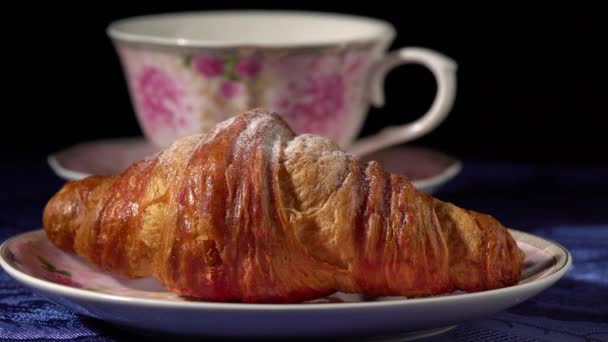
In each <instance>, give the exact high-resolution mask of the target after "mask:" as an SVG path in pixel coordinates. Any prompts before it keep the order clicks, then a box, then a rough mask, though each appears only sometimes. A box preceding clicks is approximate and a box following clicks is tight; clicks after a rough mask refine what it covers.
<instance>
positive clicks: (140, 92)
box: [135, 66, 184, 130]
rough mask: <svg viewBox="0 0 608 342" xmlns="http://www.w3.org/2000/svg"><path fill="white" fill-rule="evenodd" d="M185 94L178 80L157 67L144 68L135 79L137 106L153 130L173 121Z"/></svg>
mask: <svg viewBox="0 0 608 342" xmlns="http://www.w3.org/2000/svg"><path fill="white" fill-rule="evenodd" d="M183 96H184V93H183V91H182V90H181V89H180V87H179V85H178V84H177V82H175V80H173V79H172V78H171V77H170V76H169V75H168V74H167V73H166V72H164V71H163V70H161V69H159V68H157V67H154V66H146V67H144V68H142V69H141V71H140V72H139V74H138V75H137V79H136V80H135V99H136V100H135V101H136V106H137V107H138V110H139V111H141V112H142V115H143V116H144V118H145V123H146V125H147V126H149V127H150V129H151V130H154V129H155V128H156V127H157V126H159V125H169V124H171V123H172V122H173V120H174V119H175V117H174V112H175V111H176V109H178V108H180V107H181V98H182V97H183Z"/></svg>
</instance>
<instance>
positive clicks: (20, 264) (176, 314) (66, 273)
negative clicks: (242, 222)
mask: <svg viewBox="0 0 608 342" xmlns="http://www.w3.org/2000/svg"><path fill="white" fill-rule="evenodd" d="M511 233H512V234H513V236H514V238H515V239H516V240H517V243H518V245H519V246H520V248H522V250H523V251H524V252H525V254H526V260H525V262H524V271H523V274H522V278H521V281H520V282H519V284H518V285H514V286H511V287H507V288H503V289H497V290H491V291H485V292H478V293H470V294H469V293H464V292H457V293H452V294H447V295H442V296H435V297H428V298H416V299H406V298H403V297H387V298H364V297H361V296H359V295H352V294H351V295H348V294H340V293H339V294H334V295H332V296H330V297H326V298H323V299H320V300H316V301H312V302H306V303H300V304H243V303H213V302H202V301H189V300H187V299H185V298H182V297H180V296H178V295H175V294H172V293H169V292H167V291H166V290H165V289H164V288H163V287H162V286H161V285H160V284H159V283H158V282H156V281H155V280H154V279H152V278H143V279H139V280H127V279H124V278H119V277H114V276H111V275H109V274H108V273H105V272H102V271H99V270H98V269H96V268H93V267H91V266H89V265H88V264H86V263H85V262H84V261H82V260H81V259H80V258H78V257H75V256H73V255H69V254H66V253H63V252H62V251H60V250H58V249H57V248H55V247H54V246H53V245H52V244H51V243H50V242H49V241H48V240H47V238H46V236H45V234H44V232H43V231H41V230H37V231H33V232H29V233H24V234H21V235H18V236H15V237H13V238H11V239H9V240H7V241H6V242H5V243H3V244H2V246H0V265H1V266H2V267H3V268H4V270H5V271H6V272H7V273H8V274H9V275H10V276H12V277H13V278H15V279H16V280H17V281H19V282H21V283H22V284H24V285H25V286H28V287H30V288H32V289H33V290H34V291H36V292H37V293H39V294H41V295H42V296H44V297H46V298H48V299H50V300H51V301H54V302H56V303H58V304H61V305H64V306H66V307H68V308H70V309H71V310H73V311H75V312H78V313H81V314H84V315H88V316H92V317H96V318H100V319H103V320H107V321H110V322H112V323H115V324H117V325H121V326H124V327H128V328H131V329H133V330H135V331H138V332H140V333H141V332H146V333H154V334H161V333H162V334H180V335H187V336H202V335H204V336H232V337H234V336H238V337H289V336H324V337H329V336H359V337H361V336H376V337H378V336H381V337H382V338H383V339H385V338H386V337H387V336H393V337H394V338H396V339H398V340H401V341H403V340H405V339H415V338H421V337H426V336H430V335H433V334H437V333H441V332H444V331H447V330H449V329H450V328H451V327H453V326H454V325H455V324H458V323H460V322H463V321H466V320H470V319H475V318H479V317H482V316H486V315H490V314H493V313H496V312H499V311H501V310H504V309H506V308H508V307H511V306H514V305H516V304H518V303H521V302H522V301H524V300H526V299H528V298H530V297H532V296H534V295H536V294H538V293H539V292H541V291H542V290H544V289H546V288H547V287H549V286H551V285H552V284H553V283H555V282H556V281H557V280H558V279H559V278H561V277H562V276H563V275H564V273H565V272H566V271H567V270H568V268H569V267H570V264H571V262H572V260H571V256H570V253H569V252H568V251H567V250H566V249H565V248H563V247H561V246H560V245H558V244H556V243H553V242H550V241H547V240H544V239H542V238H540V237H536V236H533V235H530V234H526V233H522V232H518V231H511Z"/></svg>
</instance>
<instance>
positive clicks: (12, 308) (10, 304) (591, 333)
mask: <svg viewBox="0 0 608 342" xmlns="http://www.w3.org/2000/svg"><path fill="white" fill-rule="evenodd" d="M607 176H608V168H591V167H564V166H548V165H544V166H539V165H523V164H510V163H498V162H475V161H469V162H465V163H464V168H463V172H462V173H461V174H460V175H459V176H458V177H457V178H456V179H454V180H453V181H452V182H450V183H449V184H448V185H446V186H445V187H444V188H443V189H442V190H441V191H440V192H439V193H438V194H437V195H436V196H437V197H439V198H441V199H443V200H447V201H452V202H454V203H457V204H458V205H460V206H462V207H467V208H472V209H475V210H477V211H482V212H487V213H490V214H492V215H494V216H496V217H497V218H499V219H500V220H501V221H503V222H504V223H505V224H506V225H507V226H510V227H513V228H517V229H519V230H523V231H527V232H531V233H533V234H537V235H540V236H543V237H546V238H549V239H552V240H555V241H558V242H559V243H561V244H563V245H564V246H566V247H567V248H568V249H569V250H570V251H571V253H572V255H573V258H574V263H573V266H572V268H571V270H570V271H569V272H568V274H567V275H566V276H565V277H564V278H563V279H562V280H560V281H559V282H558V283H557V284H556V285H554V286H553V287H551V288H550V289H548V290H546V291H544V292H543V293H541V294H540V295H538V296H536V297H534V298H533V299H530V300H528V301H526V302H524V303H522V304H521V305H518V306H516V307H514V308H511V309H509V310H506V311H504V312H501V313H498V314H496V315H493V316H491V317H487V318H484V319H480V320H477V321H472V322H468V323H465V324H462V325H460V326H459V327H457V328H456V329H454V330H452V331H450V332H448V333H446V334H443V335H440V336H436V337H433V338H430V339H428V341H513V342H518V341H608V177H607ZM61 184H62V181H61V180H60V179H59V178H57V177H56V176H55V175H54V174H53V173H52V172H51V171H50V170H49V169H48V167H47V166H46V164H45V163H44V161H36V162H33V161H27V162H26V161H21V162H12V163H8V162H2V163H0V241H4V240H5V239H6V238H9V237H11V236H13V235H15V234H17V233H19V232H22V231H26V230H31V229H35V228H38V227H40V225H41V211H42V208H43V206H44V204H45V202H46V200H47V199H48V198H49V197H50V196H51V195H52V194H53V193H54V192H55V191H57V189H58V188H59V187H60V185H61ZM135 337H137V338H140V337H139V336H135V335H130V334H129V333H127V332H124V331H123V330H120V329H119V328H117V327H115V326H112V325H110V324H108V323H105V322H102V321H98V320H95V319H91V318H87V317H82V316H79V315H77V314H74V313H71V312H69V311H67V310H65V309H63V308H62V307H60V306H57V305H55V304H52V303H50V302H47V301H45V300H43V299H42V298H41V297H38V296H37V295H35V294H33V293H32V292H31V291H30V290H29V289H27V288H25V287H23V286H21V285H19V284H18V283H17V282H15V281H13V280H12V279H11V278H10V277H8V276H7V275H6V273H4V272H2V271H0V338H1V339H4V340H11V339H12V340H32V339H49V340H78V341H89V340H90V341H106V340H123V339H131V338H135Z"/></svg>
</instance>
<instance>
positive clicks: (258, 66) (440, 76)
mask: <svg viewBox="0 0 608 342" xmlns="http://www.w3.org/2000/svg"><path fill="white" fill-rule="evenodd" d="M108 34H109V36H110V37H111V38H112V40H113V42H114V44H115V47H116V49H117V52H118V55H119V56H120V59H121V62H122V65H123V68H124V72H125V75H126V79H127V82H128V85H129V92H130V95H131V99H132V103H133V105H134V107H135V111H136V113H137V118H138V121H139V123H140V125H141V128H142V130H143V132H144V134H145V136H146V137H147V138H148V139H149V140H150V141H151V142H152V143H154V144H155V145H157V146H158V147H160V148H164V147H167V146H168V145H169V144H171V143H172V142H173V141H174V140H176V139H178V138H180V137H182V136H186V135H190V134H194V133H200V132H206V131H208V130H210V129H211V128H213V127H214V126H215V125H216V124H217V123H218V122H221V121H224V120H225V119H227V118H229V117H231V116H234V115H236V114H239V113H241V112H243V111H245V110H247V109H250V108H254V107H264V108H267V109H269V110H271V111H274V112H276V113H278V114H280V115H281V116H283V117H284V118H285V120H286V121H287V122H288V123H289V124H290V126H291V127H292V128H293V129H294V131H295V132H296V133H300V134H301V133H315V134H321V135H325V136H327V137H329V138H331V139H333V140H334V141H335V142H337V143H338V144H339V145H340V146H341V147H342V148H345V149H347V150H348V151H349V152H352V153H355V154H359V155H363V154H367V153H369V152H372V151H374V150H377V149H381V148H384V147H387V146H390V145H394V144H399V143H403V142H406V141H409V140H412V139H415V138H418V137H420V136H422V135H424V134H426V133H428V132H430V131H432V130H433V129H434V128H435V127H436V126H438V125H439V124H440V123H441V121H443V120H444V119H445V118H446V116H447V115H448V113H449V111H450V109H451V107H452V104H453V101H454V96H455V89H456V64H455V63H454V62H453V61H452V60H451V59H449V58H447V57H445V56H443V55H441V54H439V53H437V52H434V51H431V50H428V49H423V48H417V47H409V48H401V49H398V50H396V51H394V52H391V53H390V54H388V55H387V54H386V50H387V48H388V47H389V45H390V43H391V42H392V41H393V39H394V36H395V29H394V28H393V27H392V26H391V24H389V23H388V22H384V21H381V20H377V19H372V18H366V17H359V16H351V15H342V14H328V13H314V12H291V11H217V12H199V13H178V14H159V15H150V16H142V17H135V18H128V19H124V20H119V21H116V22H114V23H111V24H110V25H109V27H108ZM407 63H418V64H421V65H424V66H426V67H427V68H429V69H430V70H431V72H432V73H433V74H434V76H435V78H436V80H437V95H436V97H435V100H434V102H433V104H432V106H431V108H430V110H429V111H428V112H427V113H426V114H425V115H423V116H422V117H421V118H419V119H418V120H416V121H415V122H413V123H408V124H405V125H401V126H393V127H387V128H385V129H384V130H382V131H381V132H379V133H378V134H376V135H374V136H371V137H366V138H364V139H360V140H356V138H357V135H358V133H359V131H360V129H361V126H362V124H363V122H364V118H365V116H366V115H367V112H368V110H369V106H370V104H371V105H375V106H382V105H383V103H384V95H383V82H384V78H385V76H386V74H387V72H388V71H390V70H391V69H392V68H394V67H396V66H398V65H401V64H407Z"/></svg>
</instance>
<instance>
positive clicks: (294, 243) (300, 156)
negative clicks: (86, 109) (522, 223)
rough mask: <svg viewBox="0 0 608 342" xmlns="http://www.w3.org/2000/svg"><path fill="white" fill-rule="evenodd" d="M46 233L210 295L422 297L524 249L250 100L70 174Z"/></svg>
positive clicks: (102, 260)
mask: <svg viewBox="0 0 608 342" xmlns="http://www.w3.org/2000/svg"><path fill="white" fill-rule="evenodd" d="M43 223H44V228H45V231H46V233H47V236H48V238H49V239H50V240H51V241H52V242H53V243H54V244H55V245H56V246H58V247H59V248H61V249H62V250H64V251H67V252H73V253H76V254H78V255H80V256H82V257H84V258H85V259H86V260H88V262H90V263H91V264H93V265H95V266H98V267H100V268H101V269H103V270H106V271H109V272H112V273H115V274H118V275H122V276H126V277H130V278H135V277H143V276H150V275H151V276H153V277H155V278H156V279H158V280H159V281H160V282H161V283H162V284H163V285H164V286H165V287H166V288H167V289H168V290H170V291H173V292H177V293H180V294H183V295H187V296H192V297H198V298H201V299H206V300H212V301H243V302H298V301H304V300H309V299H314V298H318V297H322V296H325V295H328V294H330V293H332V292H334V291H343V292H356V293H362V294H365V295H369V296H408V297H413V296H427V295H434V294H440V293H445V292H451V291H453V290H456V289H459V290H464V291H469V292H472V291H482V290H488V289H494V288H499V287H504V286H509V285H512V284H515V283H516V282H517V281H518V279H519V275H520V272H521V268H522V263H523V259H524V256H523V253H522V252H521V251H520V250H519V248H518V247H517V245H516V243H515V241H514V240H513V238H512V237H511V236H510V234H509V232H508V231H507V230H506V229H505V228H504V227H503V226H502V225H501V224H500V223H499V222H497V221H496V220H495V219H493V218H492V217H490V216H488V215H484V214H480V213H476V212H472V211H467V210H464V209H461V208H458V207H456V206H454V205H452V204H449V203H445V202H441V201H439V200H437V199H434V198H432V197H430V196H428V195H426V194H424V193H421V192H419V191H417V190H416V189H415V188H414V187H413V186H412V184H411V183H410V182H409V181H408V180H407V179H406V177H404V176H399V175H392V174H389V173H387V172H385V171H384V170H382V168H381V167H380V165H379V164H378V163H376V162H371V163H368V164H366V165H362V164H360V163H359V162H358V160H357V158H356V157H354V156H352V155H349V154H346V153H344V152H342V151H340V150H339V149H338V147H337V146H336V145H335V144H334V143H332V142H331V141H330V140H328V139H326V138H323V137H320V136H315V135H300V136H294V133H293V132H292V131H291V129H290V128H289V127H288V126H287V125H286V124H285V122H284V121H283V120H281V119H280V117H279V116H277V115H268V114H266V113H265V112H264V111H262V110H253V111H250V112H247V113H244V114H242V115H240V116H238V117H236V118H233V119H230V120H228V121H225V122H223V123H221V124H219V125H218V126H217V127H216V128H215V129H214V130H213V131H211V132H210V133H209V134H206V135H198V136H191V137H187V138H183V139H181V140H179V141H177V142H175V143H174V144H173V145H172V146H171V147H170V148H169V149H167V150H165V151H163V152H160V153H158V154H156V155H155V156H152V157H150V158H148V159H145V160H142V161H139V162H137V163H135V164H133V165H132V166H131V167H130V168H129V169H127V170H126V171H125V172H123V173H122V174H121V175H119V176H114V177H89V178H86V179H84V180H82V181H76V182H68V183H66V185H65V186H64V187H63V188H62V189H61V190H60V191H59V192H58V193H57V194H56V195H55V196H54V197H53V198H52V199H51V200H50V201H49V202H48V204H47V206H46V208H45V210H44V217H43Z"/></svg>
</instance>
